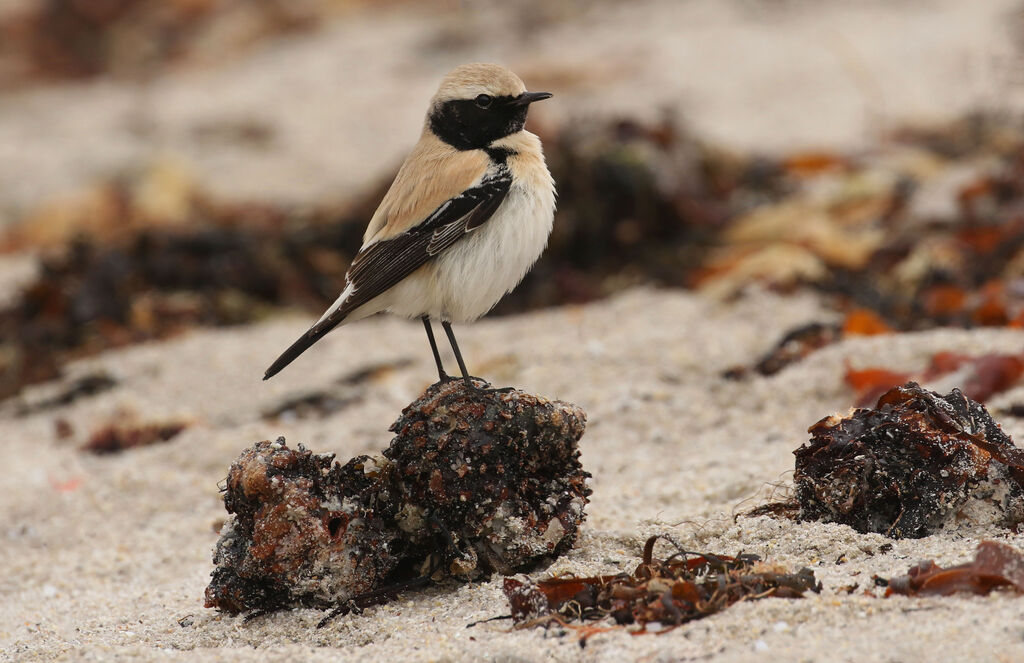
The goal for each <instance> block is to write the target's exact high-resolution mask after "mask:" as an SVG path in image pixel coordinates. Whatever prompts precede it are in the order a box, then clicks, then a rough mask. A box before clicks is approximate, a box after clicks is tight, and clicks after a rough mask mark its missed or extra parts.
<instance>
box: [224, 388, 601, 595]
mask: <svg viewBox="0 0 1024 663" xmlns="http://www.w3.org/2000/svg"><path fill="white" fill-rule="evenodd" d="M585 422H586V415H585V414H584V412H583V411H582V410H581V409H579V408H578V407H576V406H574V405H570V404H567V403H561V402H551V401H548V400H545V399H544V398H541V397H538V396H533V395H530V394H526V393H524V392H520V391H509V392H483V391H477V390H472V391H470V390H467V389H466V388H465V386H464V384H463V382H462V381H461V380H453V381H448V382H444V383H438V384H435V385H433V386H431V387H430V388H429V389H428V390H427V392H426V393H425V394H424V395H423V396H422V397H420V398H419V399H417V400H416V401H415V402H414V403H412V404H410V405H409V406H408V407H407V408H406V409H405V410H404V411H403V412H402V416H401V417H400V418H399V419H398V421H396V422H395V424H394V425H392V427H391V430H392V431H394V432H396V433H397V435H396V437H395V438H394V439H393V440H392V442H391V445H390V446H389V447H388V449H387V450H386V451H385V452H384V457H379V458H376V459H371V458H369V457H367V456H361V457H358V458H354V459H352V460H351V461H349V462H348V463H347V464H346V465H344V466H339V465H338V464H337V463H333V464H332V462H333V459H334V456H333V455H317V454H312V453H310V452H309V451H307V450H305V449H304V448H303V447H302V446H301V445H300V446H299V448H298V450H293V449H289V448H288V447H287V446H285V443H284V439H283V438H279V439H278V440H277V442H273V443H271V442H266V441H264V442H259V443H257V444H256V445H255V446H253V447H252V448H250V449H248V450H247V451H245V452H243V454H242V455H241V456H240V457H239V459H238V460H237V461H235V463H234V464H233V465H232V466H231V469H230V471H229V473H228V478H227V486H226V490H225V496H224V504H225V507H226V508H227V510H228V512H229V513H231V514H232V516H231V517H230V518H229V519H228V521H227V523H226V524H225V526H224V530H223V532H222V534H221V539H220V541H219V542H218V544H217V548H216V551H215V554H214V563H215V564H216V568H215V569H214V572H213V579H212V580H211V582H210V585H209V587H208V588H207V590H206V605H207V607H215V608H218V609H221V610H224V611H226V612H231V613H238V612H244V611H247V610H274V609H278V608H283V607H289V606H295V605H307V606H336V605H344V604H345V603H346V602H347V601H349V600H351V599H357V598H359V597H365V596H367V595H371V594H373V593H375V592H378V590H386V589H387V588H388V587H394V586H397V585H398V584H400V583H402V582H404V581H407V580H410V579H411V578H413V577H415V576H417V575H418V574H429V575H430V576H431V577H432V578H434V579H437V578H439V577H446V576H457V577H462V578H473V577H478V576H480V575H483V574H487V573H491V572H500V573H511V572H515V571H520V570H526V569H528V568H530V567H531V566H532V565H534V564H536V563H537V562H539V561H540V560H542V559H545V558H550V557H554V556H557V555H559V554H561V553H563V552H565V551H566V550H568V549H569V548H570V547H571V546H572V544H573V541H575V538H576V534H577V531H578V528H579V525H580V524H581V523H582V522H583V519H584V518H585V514H584V506H585V505H586V503H587V496H588V495H589V494H590V490H589V489H588V488H587V486H586V479H587V477H588V476H589V475H588V474H587V473H586V472H584V471H583V468H582V466H581V465H580V462H579V449H578V442H579V439H580V437H581V436H582V435H583V431H584V426H585ZM382 596H383V594H382Z"/></svg>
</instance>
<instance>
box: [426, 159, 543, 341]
mask: <svg viewBox="0 0 1024 663" xmlns="http://www.w3.org/2000/svg"><path fill="white" fill-rule="evenodd" d="M548 177H550V176H548ZM554 212H555V196H554V189H553V187H551V186H548V187H544V188H540V187H537V186H530V185H529V183H528V182H524V181H523V180H521V179H519V178H516V179H515V180H514V181H513V184H512V187H511V189H509V192H508V195H507V196H506V198H505V200H504V201H503V202H502V204H501V206H500V207H499V208H498V210H497V211H496V212H495V213H494V216H493V217H491V218H490V220H488V221H487V222H486V223H485V224H484V225H483V226H481V227H480V228H478V229H477V230H476V231H474V232H473V234H471V235H470V236H468V237H466V238H465V239H463V240H462V241H460V242H458V243H457V244H456V245H455V246H453V247H452V248H450V249H449V250H448V251H446V252H445V253H444V254H443V255H441V256H439V258H438V264H437V272H436V274H437V281H436V283H437V286H438V290H439V292H440V293H441V298H440V299H441V301H440V302H438V304H440V307H439V309H440V310H438V311H437V312H436V314H434V313H432V314H431V315H432V317H434V316H435V315H436V316H437V317H439V318H441V319H443V320H449V321H451V322H471V321H473V320H476V319H477V318H479V317H480V316H482V315H483V314H485V313H487V312H488V311H490V310H491V309H492V308H494V305H495V304H497V303H498V301H499V300H500V299H501V298H502V297H504V296H505V295H506V294H507V293H509V292H510V291H511V290H512V289H513V288H515V287H516V286H517V285H519V282H520V281H522V280H523V277H524V276H526V273H527V272H528V271H530V268H531V267H533V264H534V263H535V262H537V258H539V257H540V254H541V253H542V252H543V251H544V247H545V246H547V243H548V235H550V234H551V223H552V219H553V217H554Z"/></svg>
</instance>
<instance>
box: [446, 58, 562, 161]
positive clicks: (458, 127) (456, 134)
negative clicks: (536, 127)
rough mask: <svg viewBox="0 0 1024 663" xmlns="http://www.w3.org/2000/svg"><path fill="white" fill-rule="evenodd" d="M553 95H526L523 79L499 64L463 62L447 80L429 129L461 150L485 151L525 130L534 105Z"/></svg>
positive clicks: (544, 93) (528, 93)
mask: <svg viewBox="0 0 1024 663" xmlns="http://www.w3.org/2000/svg"><path fill="white" fill-rule="evenodd" d="M550 96H551V94H550V93H548V92H527V91H526V86H525V85H523V81H522V80H520V78H519V77H518V76H516V75H515V74H513V73H512V72H511V71H509V70H508V69H506V68H505V67H502V66H500V65H496V64H464V65H462V66H459V67H456V68H455V69H453V70H452V71H451V72H449V73H448V75H447V76H445V77H444V80H443V81H441V86H440V87H439V88H438V90H437V94H435V95H434V98H433V99H432V100H431V102H430V110H429V111H428V113H427V125H428V126H429V127H430V130H431V131H433V132H434V134H435V135H437V137H438V138H440V139H441V140H443V141H445V142H446V143H448V144H450V145H452V146H454V147H456V148H457V149H460V150H476V149H484V148H486V147H487V146H488V145H490V144H491V143H492V142H494V141H496V140H500V139H502V138H504V137H505V136H509V135H511V134H514V133H517V132H519V131H521V130H522V128H523V125H524V124H525V123H526V112H527V110H529V107H530V104H532V103H533V102H535V101H540V100H542V99H547V98H548V97H550Z"/></svg>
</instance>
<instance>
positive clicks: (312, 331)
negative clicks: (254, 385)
mask: <svg viewBox="0 0 1024 663" xmlns="http://www.w3.org/2000/svg"><path fill="white" fill-rule="evenodd" d="M344 320H345V316H344V315H339V316H337V317H335V316H331V317H329V318H326V319H324V320H321V321H320V322H318V323H316V324H315V325H313V326H312V327H310V328H309V331H307V332H306V333H305V334H303V335H302V336H300V337H299V339H298V340H297V341H295V342H294V343H292V344H291V345H290V346H289V347H288V349H287V350H285V351H284V352H282V353H281V356H280V357H278V358H277V359H275V360H274V363H273V364H271V365H270V368H268V369H267V372H266V373H264V374H263V379H264V380H269V379H270V378H272V377H274V376H275V375H277V374H278V373H280V372H281V369H283V368H284V367H285V366H287V365H288V364H290V363H292V362H293V361H295V359H296V358H297V357H298V356H299V355H301V354H302V353H303V352H305V351H306V350H308V349H309V346H311V345H313V344H314V343H316V342H317V341H319V340H320V339H321V338H323V337H324V336H325V335H326V334H327V332H329V331H331V330H332V329H334V328H335V327H337V326H338V325H340V324H341V323H342V322H343V321H344Z"/></svg>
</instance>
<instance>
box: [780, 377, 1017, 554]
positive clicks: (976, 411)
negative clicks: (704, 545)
mask: <svg viewBox="0 0 1024 663" xmlns="http://www.w3.org/2000/svg"><path fill="white" fill-rule="evenodd" d="M810 433H811V440H810V442H808V443H806V444H804V445H802V446H801V447H800V448H799V449H797V450H796V451H794V452H793V453H794V454H795V455H796V472H795V475H794V481H795V484H796V499H797V502H798V503H799V505H800V516H799V517H800V519H801V520H824V521H831V522H838V523H843V524H846V525H850V526H851V527H853V528H854V529H856V530H857V531H859V532H879V533H882V534H886V535H887V536H892V537H894V538H901V537H912V538H917V537H922V536H928V535H929V534H932V533H934V532H936V531H938V530H941V529H942V528H943V527H945V526H947V525H950V524H952V523H953V522H955V521H957V520H958V519H964V520H966V521H968V522H974V523H990V522H994V523H998V524H1001V525H1003V526H1007V527H1012V526H1015V525H1016V524H1018V523H1020V522H1022V521H1024V488H1022V480H1024V450H1021V449H1019V448H1017V447H1016V446H1015V445H1014V443H1013V440H1012V439H1010V437H1009V436H1007V435H1006V434H1005V433H1003V431H1002V429H1000V427H999V425H998V424H997V423H996V422H995V421H994V420H993V419H992V417H991V416H989V414H988V411H987V410H986V409H985V406H983V405H981V404H979V403H977V402H975V401H972V400H970V399H969V398H967V397H966V396H964V395H963V394H962V393H961V392H960V390H958V389H954V390H953V391H952V392H950V393H949V394H947V395H945V396H941V395H939V394H937V393H935V392H932V391H928V390H926V389H922V388H921V387H920V386H918V385H917V383H914V382H908V383H907V384H906V385H903V386H900V387H895V388H893V389H891V390H890V391H888V392H886V393H885V394H883V395H882V396H881V398H879V399H878V403H877V405H876V406H875V408H874V409H857V410H854V411H853V412H852V413H851V414H850V415H849V416H848V417H845V418H843V417H839V416H836V415H833V416H830V417H826V418H825V419H822V420H821V421H819V422H818V423H816V424H814V425H813V426H811V428H810Z"/></svg>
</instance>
